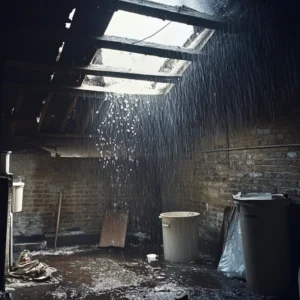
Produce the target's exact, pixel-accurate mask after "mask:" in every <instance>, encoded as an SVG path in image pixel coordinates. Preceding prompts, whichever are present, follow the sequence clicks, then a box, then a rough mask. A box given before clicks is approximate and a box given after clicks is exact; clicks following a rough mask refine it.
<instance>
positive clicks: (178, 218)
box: [159, 211, 199, 262]
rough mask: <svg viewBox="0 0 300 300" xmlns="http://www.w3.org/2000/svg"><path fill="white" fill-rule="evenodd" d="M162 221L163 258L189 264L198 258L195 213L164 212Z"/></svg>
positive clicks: (196, 215) (196, 217) (161, 216)
mask: <svg viewBox="0 0 300 300" xmlns="http://www.w3.org/2000/svg"><path fill="white" fill-rule="evenodd" d="M159 217H160V218H161V219H162V231H163V244H164V258H165V260H168V261H172V262H190V261H195V260H197V259H198V258H199V252H198V251H199V234H198V217H199V213H197V212H188V211H176V212H166V213H162V214H160V216H159Z"/></svg>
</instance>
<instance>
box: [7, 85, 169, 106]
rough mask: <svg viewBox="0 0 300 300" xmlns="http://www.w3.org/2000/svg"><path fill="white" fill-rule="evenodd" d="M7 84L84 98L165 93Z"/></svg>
mask: <svg viewBox="0 0 300 300" xmlns="http://www.w3.org/2000/svg"><path fill="white" fill-rule="evenodd" d="M5 85H6V86H9V85H11V86H15V87H22V88H24V89H25V90H30V91H41V92H49V93H52V94H53V93H58V94H68V95H71V96H78V97H82V98H99V97H103V95H105V94H109V95H116V94H122V95H124V94H126V95H128V96H131V97H134V96H136V97H140V96H143V95H144V96H147V97H154V96H157V95H163V93H162V92H160V91H157V90H153V91H152V90H149V92H148V91H143V92H142V93H139V94H137V93H136V94H135V93H124V91H122V90H119V89H118V88H116V89H115V88H113V87H101V86H89V85H81V86H63V85H57V84H50V83H49V84H23V83H12V82H5ZM45 104H46V103H45Z"/></svg>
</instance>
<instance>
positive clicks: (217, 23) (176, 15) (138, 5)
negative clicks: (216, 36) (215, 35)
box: [117, 0, 226, 29]
mask: <svg viewBox="0 0 300 300" xmlns="http://www.w3.org/2000/svg"><path fill="white" fill-rule="evenodd" d="M117 8H118V9H120V10H124V11H128V12H132V13H136V14H141V15H145V16H150V17H154V18H159V19H163V20H170V21H174V22H179V23H185V24H189V25H194V26H199V27H202V28H210V29H220V28H224V27H225V24H226V23H225V22H224V20H223V19H221V18H218V17H215V16H212V15H208V14H205V13H202V12H198V11H196V10H194V9H191V8H189V7H186V6H171V5H165V4H161V3H155V2H152V1H147V0H118V1H117Z"/></svg>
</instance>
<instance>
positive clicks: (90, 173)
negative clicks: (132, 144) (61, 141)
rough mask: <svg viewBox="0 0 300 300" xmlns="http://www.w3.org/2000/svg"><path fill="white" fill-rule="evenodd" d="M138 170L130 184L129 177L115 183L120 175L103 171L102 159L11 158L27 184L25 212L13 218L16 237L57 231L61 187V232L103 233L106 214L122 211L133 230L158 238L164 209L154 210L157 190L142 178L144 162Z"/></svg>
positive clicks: (131, 177) (131, 176)
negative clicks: (157, 227) (101, 231)
mask: <svg viewBox="0 0 300 300" xmlns="http://www.w3.org/2000/svg"><path fill="white" fill-rule="evenodd" d="M124 163H125V162H124ZM139 166H140V167H137V166H136V167H135V168H134V170H133V171H132V173H131V175H130V176H129V177H128V178H127V182H126V183H125V181H124V180H125V179H124V178H120V180H119V182H117V183H116V180H115V179H112V178H111V176H112V175H113V174H115V173H116V172H115V171H113V172H111V170H108V169H104V168H103V164H102V163H101V162H99V160H98V159H80V158H73V159H71V158H70V159H67V158H51V157H46V156H41V155H29V154H14V155H12V159H11V171H12V172H13V173H14V175H15V176H23V177H24V181H25V190H24V205H23V212H21V213H17V214H15V219H14V224H15V225H14V227H15V229H14V230H15V235H39V234H43V233H53V232H54V231H55V226H56V216H57V207H58V201H59V191H60V189H61V188H62V189H63V201H62V210H61V222H60V232H66V231H70V230H72V229H75V228H77V230H80V231H83V232H85V233H99V232H100V229H101V224H102V221H103V215H104V212H105V210H106V209H108V208H113V207H117V208H121V209H128V210H129V212H130V225H129V230H134V231H139V230H140V231H143V232H147V233H150V234H152V235H154V234H155V233H153V232H151V231H153V230H154V228H155V226H156V225H155V224H154V223H155V222H154V220H155V221H156V220H157V216H158V212H159V211H160V208H159V205H158V203H157V204H156V205H153V198H154V197H155V194H154V189H153V187H152V186H149V184H147V180H146V178H145V176H143V172H144V168H145V167H144V166H143V165H142V163H141V162H140V164H139ZM143 208H144V209H143ZM157 210H158V211H157ZM157 222H158V220H157Z"/></svg>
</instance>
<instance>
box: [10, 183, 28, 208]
mask: <svg viewBox="0 0 300 300" xmlns="http://www.w3.org/2000/svg"><path fill="white" fill-rule="evenodd" d="M24 186H25V183H24V182H22V181H14V182H13V194H12V202H11V211H12V212H13V213H16V212H20V211H22V208H23V190H24Z"/></svg>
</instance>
